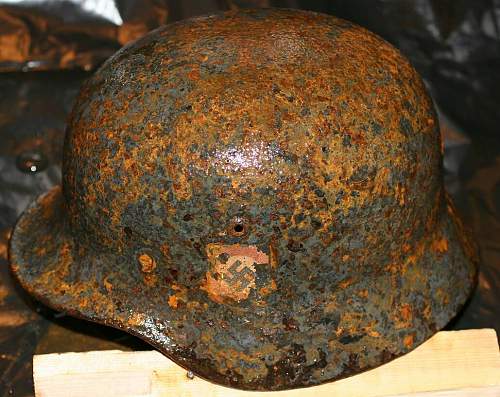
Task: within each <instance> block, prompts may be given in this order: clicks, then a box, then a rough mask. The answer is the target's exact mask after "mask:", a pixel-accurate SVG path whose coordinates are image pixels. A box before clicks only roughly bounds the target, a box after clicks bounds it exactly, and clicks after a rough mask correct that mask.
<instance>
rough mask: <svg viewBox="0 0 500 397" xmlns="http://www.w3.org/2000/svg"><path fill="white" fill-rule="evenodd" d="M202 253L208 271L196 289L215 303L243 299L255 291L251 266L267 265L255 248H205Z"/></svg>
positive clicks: (209, 246) (238, 246)
mask: <svg viewBox="0 0 500 397" xmlns="http://www.w3.org/2000/svg"><path fill="white" fill-rule="evenodd" d="M206 252H207V257H208V261H209V263H210V270H209V271H208V272H207V273H206V279H205V282H204V284H203V285H202V286H201V287H200V288H201V289H202V290H204V291H206V292H207V293H208V296H209V297H210V299H212V300H213V301H214V302H217V303H224V302H225V301H226V300H227V299H231V300H233V301H236V302H240V301H242V300H244V299H247V298H248V295H249V294H250V290H251V289H255V288H256V286H255V265H267V264H269V257H268V255H266V254H265V253H263V252H261V251H259V250H258V249H257V247H255V246H242V245H239V244H234V245H221V244H208V245H207V247H206ZM264 288H265V287H264ZM269 292H270V291H269Z"/></svg>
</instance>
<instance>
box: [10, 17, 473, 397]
mask: <svg viewBox="0 0 500 397" xmlns="http://www.w3.org/2000/svg"><path fill="white" fill-rule="evenodd" d="M63 174H64V175H63V189H61V188H55V189H53V190H52V191H50V192H49V193H48V194H46V195H45V196H43V197H41V198H39V199H38V201H37V202H35V203H34V204H33V205H32V206H31V207H30V208H29V209H28V210H27V211H26V212H25V214H24V215H23V217H22V218H21V219H20V221H19V222H18V224H17V226H16V229H15V230H14V233H13V237H12V239H11V249H10V255H11V265H12V269H13V271H14V274H15V275H16V276H17V278H18V279H19V281H20V282H21V284H22V285H23V286H24V287H25V288H26V289H27V290H28V291H30V292H31V293H32V294H33V295H35V296H36V297H37V298H38V299H40V300H42V301H43V302H45V303H47V304H48V305H49V306H51V307H54V308H56V309H59V310H64V311H66V312H68V313H70V314H73V315H75V316H78V317H82V318H85V319H89V320H92V321H96V322H100V323H103V324H107V325H111V326H114V327H117V328H120V329H124V330H127V331H128V332H130V333H133V334H135V335H138V336H140V337H141V338H143V339H145V340H147V341H148V342H149V343H151V344H152V345H154V346H155V347H157V348H158V349H159V350H161V351H162V352H163V353H165V354H166V355H167V356H169V357H170V358H172V359H173V360H175V361H176V362H177V363H179V364H180V365H182V366H184V367H186V368H189V369H190V370H192V371H194V372H195V373H197V374H198V375H200V376H202V377H205V378H207V379H210V380H212V381H215V382H219V383H222V384H225V385H230V386H234V387H238V388H243V389H260V390H278V389H286V388H292V387H300V386H308V385H314V384H319V383H322V382H326V381H329V380H333V379H338V378H341V377H345V376H348V375H351V374H354V373H358V372H361V371H363V370H366V369H369V368H372V367H374V366H377V365H380V364H382V363H384V362H387V361H388V360H390V359H392V358H394V357H397V356H399V355H401V354H404V353H406V352H408V351H410V350H411V349H413V348H414V347H416V346H417V345H418V344H420V343H421V342H423V341H424V340H425V339H427V338H428V337H429V336H431V335H432V334H433V333H434V332H435V331H436V330H438V329H440V328H442V327H443V326H444V325H446V323H447V322H448V321H449V320H450V319H451V318H452V317H453V316H454V314H456V312H457V311H458V310H459V308H460V307H461V306H462V305H463V303H464V302H465V300H466V298H467V296H468V294H469V292H470V290H471V288H472V285H473V282H474V277H475V272H476V270H475V265H474V263H475V261H476V259H475V251H474V248H473V247H472V246H471V244H470V243H469V242H468V239H467V237H466V235H465V234H464V232H463V230H462V227H461V226H460V222H459V220H458V219H457V217H456V216H455V215H454V211H453V208H452V207H451V205H450V203H449V202H448V200H447V198H446V195H445V193H444V190H443V187H442V175H441V153H440V141H439V131H438V125H437V120H436V116H435V113H434V110H433V107H432V102H431V100H430V99H429V97H428V96H427V94H426V92H425V89H424V86H423V84H422V82H421V80H420V78H419V77H418V76H417V74H416V73H415V71H414V70H413V68H412V67H411V66H410V65H409V63H408V62H407V61H406V60H405V59H404V58H403V57H402V56H401V55H400V54H399V53H398V52H397V51H396V50H395V49H394V48H392V47H391V46H390V45H388V44H387V43H385V42H384V41H382V40H381V39H380V38H378V37H376V36H375V35H373V34H371V33H369V32H367V31H365V30H363V29H361V28H359V27H356V26H354V25H352V24H350V23H347V22H345V21H342V20H338V19H336V18H333V17H329V16H325V15H320V14H313V13H307V12H299V11H286V10H260V11H245V12H241V11H240V12H233V13H226V14H220V15H215V16H210V17H205V18H199V19H193V20H188V21H185V22H181V23H176V24H173V25H169V26H167V27H164V28H161V29H159V30H157V31H155V32H153V33H151V34H150V35H148V36H146V37H144V38H143V39H141V40H139V41H138V42H136V43H134V44H133V45H130V46H128V47H126V48H124V49H123V50H121V51H120V52H118V53H117V54H116V55H115V56H114V57H112V58H111V59H110V60H109V61H108V62H107V63H106V64H105V65H104V66H103V67H102V68H101V69H100V70H99V71H98V72H97V73H96V74H95V75H94V76H93V78H91V79H90V80H89V81H88V83H87V84H86V85H85V86H84V88H83V89H82V92H81V94H80V97H79V99H78V101H77V104H76V106H75V108H74V111H73V113H72V117H71V120H70V124H69V127H68V131H67V137H66V147H65V159H64V164H63Z"/></svg>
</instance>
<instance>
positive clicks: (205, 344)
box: [9, 187, 477, 390]
mask: <svg viewBox="0 0 500 397" xmlns="http://www.w3.org/2000/svg"><path fill="white" fill-rule="evenodd" d="M443 212H444V213H443V214H441V216H440V220H439V223H438V225H437V228H436V230H435V231H434V232H433V233H430V234H429V235H426V236H424V237H423V238H422V241H421V242H420V244H417V246H418V247H419V252H418V253H415V254H413V255H410V254H411V253H410V254H409V255H408V257H407V263H405V265H404V268H402V267H397V269H396V270H394V269H391V268H390V267H388V268H387V269H386V271H385V272H383V274H380V275H379V276H377V278H376V279H372V280H371V282H370V286H369V288H367V289H366V290H364V289H362V288H361V289H360V288H359V286H353V285H349V283H346V285H344V286H343V287H342V289H341V290H339V291H338V293H336V295H335V296H332V297H331V299H330V300H329V301H325V300H323V301H318V302H317V303H316V304H315V305H312V306H311V305H309V306H308V307H304V308H303V310H302V311H301V313H297V316H298V317H301V319H303V320H304V319H305V320H304V321H305V322H301V321H297V320H294V319H287V320H286V321H285V319H283V318H282V317H281V316H279V313H275V312H274V311H273V308H272V307H267V308H265V310H264V311H259V310H257V311H252V312H242V311H241V310H237V309H235V308H231V307H225V306H224V305H221V304H218V303H215V302H213V301H212V300H210V299H209V298H208V297H205V300H204V301H201V300H202V299H203V296H204V295H203V294H205V293H204V292H203V291H198V292H197V293H198V295H197V296H198V298H199V299H198V300H197V303H196V305H195V304H194V303H193V302H187V303H186V302H184V304H182V305H178V306H177V305H171V304H169V302H168V293H167V292H166V291H167V289H165V290H163V289H161V288H139V289H134V288H133V287H134V285H137V283H141V282H142V281H140V280H137V279H135V278H134V276H133V275H131V274H130V272H128V271H127V269H129V267H128V266H124V265H123V263H124V261H128V260H134V261H135V258H127V257H126V256H123V255H121V254H120V253H113V252H99V251H97V250H96V249H95V248H93V247H88V246H86V245H85V244H80V242H79V241H77V240H76V239H75V238H74V237H73V235H72V233H71V229H70V226H69V220H68V216H67V214H66V211H65V207H64V201H63V195H62V192H61V188H60V187H55V188H53V189H52V190H51V191H49V192H48V193H46V194H45V195H43V196H41V197H40V198H39V199H38V200H37V201H36V202H34V203H33V204H32V205H31V206H30V207H29V208H28V209H27V210H26V211H25V212H24V213H23V215H22V216H21V218H20V219H19V221H18V223H17V225H16V227H15V229H14V231H13V234H12V237H11V241H10V250H9V255H10V261H11V268H12V271H13V273H14V275H15V276H16V278H17V279H18V280H19V282H20V283H21V285H22V286H23V287H24V288H25V289H26V290H27V291H29V292H30V293H31V294H32V295H34V296H35V297H36V298H37V299H39V300H40V301H42V302H43V303H45V304H46V305H48V306H49V307H52V308H54V309H55V310H59V311H63V312H66V313H68V314H70V315H73V316H76V317H79V318H82V319H85V320H90V321H94V322H97V323H101V324H105V325H109V326H112V327H115V328H118V329H121V330H124V331H127V332H129V333H131V334H134V335H136V336H138V337H140V338H141V339H143V340H145V341H147V342H148V343H150V344H151V345H152V346H154V347H155V348H157V349H158V350H160V351H161V352H162V353H164V354H165V355H166V356H167V357H169V358H170V359H172V360H173V361H175V362H176V363H178V364H179V365H181V366H183V367H185V368H187V369H189V370H191V371H193V372H194V373H196V374H197V375H199V376H201V377H203V378H205V379H208V380H210V381H213V382H216V383H219V384H223V385H226V386H232V387H237V388H240V389H247V390H282V389H289V388H296V387H305V386H312V385H317V384H321V383H324V382H328V381H332V380H336V379H340V378H344V377H347V376H350V375H353V374H356V373H359V372H363V371H365V370H367V369H370V368H374V367H377V366H379V365H381V364H383V363H385V362H388V361H390V360H392V359H394V358H396V357H398V356H400V355H402V354H405V353H407V352H408V351H410V350H413V349H414V348H415V347H417V346H418V345H419V344H421V343H422V342H424V341H425V340H426V339H428V338H429V337H430V336H432V335H433V334H434V333H435V332H436V331H437V330H439V329H441V328H443V327H444V326H445V325H446V324H447V323H448V322H449V321H450V319H451V318H453V317H454V316H455V314H456V313H457V312H458V311H459V310H460V309H461V307H462V306H463V305H464V303H465V302H466V300H467V297H468V296H469V294H470V292H471V290H472V288H473V286H474V282H475V277H476V261H477V260H476V254H475V250H474V248H473V247H472V246H471V245H470V243H469V241H468V240H467V237H466V234H464V232H463V230H461V229H462V227H461V224H460V222H459V220H458V219H457V217H456V216H455V215H454V213H453V210H452V208H451V206H450V205H448V211H443ZM394 273H396V276H395V274H394ZM278 289H279V286H278ZM301 304H303V302H290V307H291V308H293V310H298V309H300V307H301ZM200 305H201V307H200ZM200 311H202V312H203V313H207V314H206V316H205V315H204V314H203V315H200ZM211 319H212V320H211Z"/></svg>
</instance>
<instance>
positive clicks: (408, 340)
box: [403, 335, 413, 349]
mask: <svg viewBox="0 0 500 397" xmlns="http://www.w3.org/2000/svg"><path fill="white" fill-rule="evenodd" d="M403 343H404V345H405V346H406V347H407V348H408V349H410V348H411V347H412V346H413V335H406V336H405V337H404V339H403Z"/></svg>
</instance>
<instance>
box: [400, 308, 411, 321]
mask: <svg viewBox="0 0 500 397" xmlns="http://www.w3.org/2000/svg"><path fill="white" fill-rule="evenodd" d="M400 313H401V318H402V319H403V320H405V321H408V320H410V319H411V306H410V305H408V304H404V305H403V306H402V307H401V310H400Z"/></svg>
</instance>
